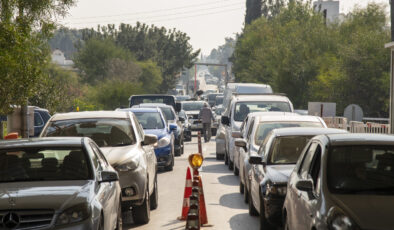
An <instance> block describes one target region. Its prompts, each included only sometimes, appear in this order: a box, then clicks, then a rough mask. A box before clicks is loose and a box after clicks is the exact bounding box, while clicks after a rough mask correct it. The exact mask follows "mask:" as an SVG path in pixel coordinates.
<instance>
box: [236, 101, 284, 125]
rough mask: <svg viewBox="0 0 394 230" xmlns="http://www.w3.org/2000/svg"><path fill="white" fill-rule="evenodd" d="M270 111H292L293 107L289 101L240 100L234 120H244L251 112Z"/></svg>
mask: <svg viewBox="0 0 394 230" xmlns="http://www.w3.org/2000/svg"><path fill="white" fill-rule="evenodd" d="M269 111H281V112H291V108H290V104H289V103H288V102H281V101H279V102H270V101H256V102H251V101H247V102H238V103H237V104H236V105H235V111H234V121H243V120H244V119H245V117H246V116H247V115H248V114H249V113H253V112H269Z"/></svg>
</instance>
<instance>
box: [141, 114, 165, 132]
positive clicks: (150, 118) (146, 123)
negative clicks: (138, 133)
mask: <svg viewBox="0 0 394 230" xmlns="http://www.w3.org/2000/svg"><path fill="white" fill-rule="evenodd" d="M134 114H135V116H136V117H137V119H138V121H139V122H140V124H141V125H142V128H143V129H164V127H165V126H164V122H163V120H162V119H161V116H160V113H158V112H146V113H144V112H134Z"/></svg>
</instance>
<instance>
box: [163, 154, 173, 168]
mask: <svg viewBox="0 0 394 230" xmlns="http://www.w3.org/2000/svg"><path fill="white" fill-rule="evenodd" d="M174 160H175V159H174V155H172V154H171V164H170V165H168V166H166V167H164V169H165V170H166V171H172V170H174Z"/></svg>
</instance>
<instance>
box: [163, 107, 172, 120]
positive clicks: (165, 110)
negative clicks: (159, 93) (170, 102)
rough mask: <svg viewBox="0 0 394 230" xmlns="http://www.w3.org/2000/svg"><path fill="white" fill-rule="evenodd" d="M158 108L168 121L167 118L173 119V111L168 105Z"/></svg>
mask: <svg viewBox="0 0 394 230" xmlns="http://www.w3.org/2000/svg"><path fill="white" fill-rule="evenodd" d="M160 109H161V111H162V112H163V115H164V117H165V119H166V120H167V121H169V120H170V121H173V120H175V119H176V118H175V114H174V113H173V111H172V109H171V108H169V107H161V108H160Z"/></svg>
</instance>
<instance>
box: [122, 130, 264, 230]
mask: <svg viewBox="0 0 394 230" xmlns="http://www.w3.org/2000/svg"><path fill="white" fill-rule="evenodd" d="M197 151H198V148H197V138H196V137H193V141H192V142H188V143H186V144H185V153H184V154H183V155H182V156H181V157H176V161H175V167H174V170H173V171H172V172H160V173H159V176H158V188H159V207H158V208H157V209H156V210H153V211H151V220H150V222H149V223H148V224H146V225H140V226H137V225H134V224H133V223H132V218H131V217H130V216H131V215H127V216H125V220H124V221H125V223H124V225H123V226H124V228H123V229H136V230H137V229H138V230H156V229H160V230H161V229H163V230H166V229H168V230H178V229H179V230H180V229H184V228H185V225H186V222H185V221H179V220H177V217H179V216H180V215H181V211H182V202H183V193H184V186H185V179H186V168H187V166H188V165H189V164H188V161H187V157H188V156H189V154H191V153H195V152H197ZM203 155H204V163H203V166H202V169H201V172H200V175H201V176H202V181H203V187H204V195H205V202H206V205H207V213H208V225H207V226H204V227H202V229H204V230H205V229H207V230H208V229H212V230H213V229H218V230H226V229H233V230H244V229H248V230H253V229H258V228H259V223H258V218H257V217H251V216H249V214H248V206H247V204H245V203H244V202H243V197H242V195H241V194H240V193H239V186H238V185H239V180H238V177H236V176H234V175H233V173H232V172H231V171H229V170H228V169H227V166H225V165H224V163H223V161H217V160H216V158H215V141H214V140H213V141H211V142H209V143H203Z"/></svg>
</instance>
